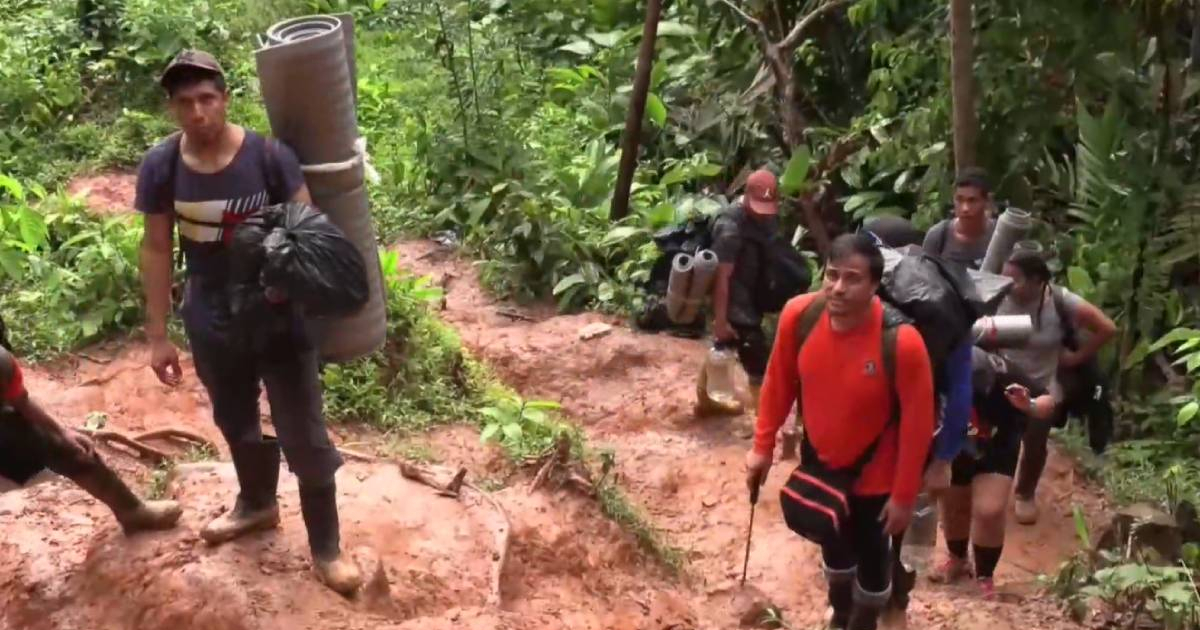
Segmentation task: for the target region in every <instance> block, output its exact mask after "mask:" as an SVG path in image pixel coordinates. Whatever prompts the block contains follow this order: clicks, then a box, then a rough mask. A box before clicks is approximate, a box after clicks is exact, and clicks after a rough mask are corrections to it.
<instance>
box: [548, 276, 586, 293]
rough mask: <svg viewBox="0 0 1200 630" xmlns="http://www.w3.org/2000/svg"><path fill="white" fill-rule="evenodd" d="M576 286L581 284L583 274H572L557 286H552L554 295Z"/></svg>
mask: <svg viewBox="0 0 1200 630" xmlns="http://www.w3.org/2000/svg"><path fill="white" fill-rule="evenodd" d="M578 284H583V274H579V273H573V274H571V275H569V276H567V277H565V278H563V279H562V280H559V281H558V284H556V285H554V295H560V294H562V293H563V292H564V291H566V290H567V289H570V288H571V287H573V286H575V285H578Z"/></svg>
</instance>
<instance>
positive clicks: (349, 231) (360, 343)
mask: <svg viewBox="0 0 1200 630" xmlns="http://www.w3.org/2000/svg"><path fill="white" fill-rule="evenodd" d="M313 201H314V202H315V203H316V205H317V207H318V208H320V209H321V210H322V211H323V212H325V214H327V215H329V218H330V220H332V221H333V222H334V223H335V224H336V225H337V226H338V227H339V228H341V230H342V232H344V233H345V234H346V237H347V238H348V239H350V242H352V243H354V245H355V247H356V248H357V249H358V253H360V254H362V257H363V261H364V262H366V268H367V274H368V278H367V281H368V283H369V286H370V288H371V294H370V297H369V298H368V299H367V304H366V305H365V306H364V307H363V308H362V309H361V310H359V311H358V312H357V313H355V314H353V315H350V316H347V317H339V318H321V319H317V320H314V321H313V322H312V324H311V325H312V328H313V331H314V332H315V333H316V335H317V339H318V340H320V350H321V357H322V358H323V359H325V360H327V361H332V362H335V363H340V362H345V361H351V360H353V359H356V358H358V357H361V356H364V355H367V354H370V353H371V352H374V351H375V350H378V349H379V348H381V347H383V343H384V341H385V340H386V337H387V301H386V295H385V291H386V287H385V286H384V284H383V273H382V270H381V268H380V264H379V246H378V244H377V243H376V241H375V227H374V225H373V224H372V222H371V214H370V209H369V199H368V198H367V189H366V188H364V187H362V186H359V187H358V188H356V189H354V190H352V191H350V192H348V193H345V194H342V195H340V196H326V197H324V198H316V197H314V198H313Z"/></svg>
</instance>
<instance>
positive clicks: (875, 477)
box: [754, 293, 934, 505]
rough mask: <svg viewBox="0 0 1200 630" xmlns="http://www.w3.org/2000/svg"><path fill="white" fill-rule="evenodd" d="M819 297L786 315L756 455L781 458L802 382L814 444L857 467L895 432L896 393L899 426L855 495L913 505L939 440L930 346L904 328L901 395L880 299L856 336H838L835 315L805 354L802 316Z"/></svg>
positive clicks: (825, 455)
mask: <svg viewBox="0 0 1200 630" xmlns="http://www.w3.org/2000/svg"><path fill="white" fill-rule="evenodd" d="M816 295H817V294H815V293H809V294H806V295H802V296H799V297H796V298H793V299H792V300H791V301H790V302H788V304H787V305H786V306H785V307H784V308H783V312H782V313H781V314H780V317H779V328H778V332H777V333H776V335H775V347H774V349H773V350H772V351H771V360H770V362H769V363H768V365H767V374H766V380H765V381H764V383H763V389H762V396H761V400H760V402H759V411H758V423H757V428H756V430H755V436H754V450H756V451H757V452H759V453H762V454H764V455H767V456H770V455H771V454H773V453H774V450H775V433H776V432H777V431H778V430H779V427H781V426H783V423H784V421H785V420H787V416H788V413H789V412H790V411H791V409H792V404H793V403H794V402H796V394H797V392H796V388H797V386H798V385H799V384H800V382H801V381H802V382H803V386H802V387H801V398H802V400H801V401H800V402H801V405H800V408H801V409H802V410H803V418H804V430H805V433H806V435H807V436H808V439H809V441H810V443H811V444H812V446H813V448H814V449H816V451H817V455H818V457H820V458H821V461H822V462H823V463H825V464H826V465H828V466H831V467H835V468H841V467H846V466H850V465H852V464H853V463H854V461H855V460H856V459H858V458H859V457H861V456H862V453H863V452H864V451H865V450H866V449H867V447H868V446H870V445H871V442H872V441H874V440H875V438H876V437H878V436H879V434H880V431H882V430H883V429H884V426H886V425H887V421H888V418H889V417H891V413H892V401H893V395H892V392H893V391H895V392H896V395H897V396H898V397H899V399H900V421H899V426H896V425H892V426H891V427H890V428H888V430H887V434H886V435H884V436H883V439H882V440H881V441H880V443H879V446H878V448H876V450H875V455H874V456H873V457H872V459H871V461H870V462H869V463H868V464H867V466H866V468H865V469H864V470H863V473H862V475H861V476H860V477H859V480H858V482H857V483H856V484H855V486H854V489H853V492H854V493H855V494H857V495H865V496H872V495H883V494H890V495H891V497H892V499H893V500H894V501H896V502H897V503H899V504H902V505H911V504H912V503H913V501H914V500H915V499H916V496H917V492H918V491H919V490H920V487H921V477H922V472H923V470H924V467H925V457H926V455H927V454H928V451H929V447H930V443H931V441H932V440H933V413H934V412H933V375H932V372H931V370H930V365H929V355H928V354H927V353H926V350H925V343H924V341H922V340H921V335H920V333H918V332H917V330H916V329H915V328H913V327H912V326H909V325H907V324H906V325H903V326H901V327H900V330H899V331H898V333H897V336H896V337H897V338H896V383H895V385H894V390H893V385H892V384H890V383H889V382H888V378H887V373H886V370H885V369H884V367H883V345H882V344H883V305H882V304H881V303H880V301H879V298H875V300H874V302H873V303H872V306H871V314H870V316H869V317H868V318H867V319H866V320H865V321H864V322H863V323H862V324H860V325H859V326H858V327H856V328H854V329H852V330H847V331H842V332H838V331H835V330H833V328H832V327H831V326H830V324H829V312H828V311H826V312H825V313H823V314H822V315H821V319H820V320H818V321H817V324H816V326H814V327H813V330H812V332H810V333H809V335H808V339H807V341H805V343H804V349H803V352H801V353H799V354H798V353H797V348H796V328H797V325H798V323H799V321H800V314H801V313H802V312H803V311H804V309H805V308H806V307H807V306H808V305H809V304H811V303H812V301H813V299H814V298H815V297H816Z"/></svg>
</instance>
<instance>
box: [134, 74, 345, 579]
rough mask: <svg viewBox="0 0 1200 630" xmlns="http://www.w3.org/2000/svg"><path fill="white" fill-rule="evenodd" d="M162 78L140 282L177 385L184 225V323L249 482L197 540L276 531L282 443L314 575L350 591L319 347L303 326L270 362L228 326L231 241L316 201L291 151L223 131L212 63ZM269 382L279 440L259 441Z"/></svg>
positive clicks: (144, 200)
mask: <svg viewBox="0 0 1200 630" xmlns="http://www.w3.org/2000/svg"><path fill="white" fill-rule="evenodd" d="M161 81H162V86H163V88H164V89H165V90H166V93H167V99H168V105H169V108H170V110H171V113H172V114H173V116H174V117H175V120H176V122H177V123H178V124H179V126H180V128H181V130H182V133H180V134H176V135H173V136H171V137H170V138H168V139H166V140H164V141H163V142H161V143H159V144H158V145H157V146H155V147H154V148H152V149H151V150H150V151H149V152H147V153H146V156H145V158H144V159H143V161H142V165H141V169H140V170H139V171H138V182H137V199H136V201H135V205H136V207H137V210H138V211H139V212H142V213H143V214H144V215H145V234H144V236H143V239H142V282H143V285H144V289H145V294H146V320H147V321H146V335H147V337H148V338H149V340H150V348H151V357H150V362H151V367H152V368H153V369H154V372H155V374H157V375H158V378H159V379H160V380H161V381H162V382H163V383H166V384H167V385H171V386H174V385H177V384H178V383H179V381H180V378H181V373H180V368H179V358H178V355H177V352H176V350H175V347H174V346H173V345H172V344H171V342H170V341H169V340H168V339H167V317H168V313H169V310H170V299H171V298H170V288H171V271H172V257H173V252H174V246H173V243H172V231H173V228H174V226H175V225H178V226H179V235H180V247H181V248H182V250H183V253H184V255H185V257H186V260H187V284H186V287H185V290H184V304H183V308H182V310H181V316H182V318H183V323H184V328H185V330H186V332H187V336H188V341H189V343H190V345H191V351H192V357H193V359H194V361H195V365H196V373H197V376H199V378H200V381H201V382H202V383H203V384H204V386H205V389H207V390H208V394H209V398H210V399H211V400H212V406H213V418H214V420H215V421H216V424H217V426H218V427H219V428H220V429H221V433H222V434H223V435H224V437H225V440H226V442H228V444H229V450H230V452H231V454H232V456H233V465H234V468H235V469H236V471H237V477H238V484H239V486H240V492H239V493H238V496H237V501H236V502H235V504H234V506H233V508H232V509H231V510H229V511H227V512H226V513H224V514H222V515H220V516H219V517H217V518H216V519H215V520H213V521H212V522H210V523H209V524H208V525H206V526H205V527H204V529H203V530H202V531H201V536H202V537H203V538H204V539H205V540H206V541H208V542H209V543H211V544H218V543H221V542H225V541H228V540H231V539H233V538H236V537H238V536H242V535H244V534H247V533H250V532H252V531H255V530H261V529H269V528H273V527H276V526H277V525H278V524H279V505H278V503H277V501H276V496H275V494H276V487H277V485H278V481H279V455H280V447H281V446H282V450H283V453H284V455H286V457H287V461H288V465H289V467H290V468H291V470H292V471H293V472H294V473H295V474H296V476H297V477H298V479H299V482H300V508H301V512H302V515H303V517H304V524H305V526H306V527H307V529H308V540H309V547H310V549H311V551H312V555H313V566H314V569H315V570H316V573H317V575H318V576H319V577H320V579H321V580H322V581H323V582H324V583H325V584H327V585H328V586H329V587H330V588H332V589H333V590H335V591H337V592H339V593H342V594H349V593H352V592H353V591H354V590H356V589H357V588H358V586H359V585H361V583H362V577H361V574H360V572H359V569H358V567H357V565H355V564H354V562H353V561H352V560H350V559H348V558H345V557H343V555H342V553H341V548H340V537H339V530H338V514H337V500H336V497H337V494H336V487H335V484H334V473H335V471H336V470H337V469H338V467H339V466H341V464H342V460H341V457H340V455H339V454H338V452H337V450H336V449H335V448H334V447H333V445H332V443H331V442H330V440H329V435H328V434H327V432H326V430H325V425H324V420H323V417H322V409H321V379H320V374H319V372H318V356H317V350H316V347H315V344H314V343H313V341H312V340H311V338H310V337H309V335H308V332H307V331H306V330H305V326H304V322H303V321H301V320H300V318H299V317H298V316H297V317H295V318H294V319H295V321H294V322H293V328H294V330H293V334H292V335H291V338H292V339H291V341H292V343H290V344H285V345H284V347H283V348H282V349H280V348H278V347H274V348H272V351H271V352H270V354H269V356H268V355H265V354H261V353H256V352H255V351H254V350H253V349H251V348H248V347H246V345H245V344H239V343H237V342H236V341H235V339H237V338H238V336H237V335H234V334H232V330H231V329H232V328H233V324H232V321H231V319H232V316H231V313H230V300H229V290H228V288H229V287H228V285H229V252H228V251H227V245H228V244H229V241H230V238H231V237H232V235H233V232H234V229H235V228H236V226H237V225H238V224H239V223H240V222H241V221H243V220H244V219H246V217H248V216H250V215H251V214H253V213H254V212H255V211H256V210H258V209H259V208H261V207H262V206H265V205H269V204H277V203H283V202H286V201H302V202H305V203H309V204H311V203H312V199H311V196H310V195H309V193H308V189H307V187H306V186H305V183H304V178H303V176H302V174H301V171H300V166H299V163H298V161H297V159H296V156H295V154H294V153H293V152H292V150H291V149H290V148H288V147H287V146H285V145H283V144H281V143H279V142H276V141H269V140H267V139H265V138H264V137H262V136H260V135H258V134H256V133H254V132H253V131H249V130H247V129H244V128H242V127H239V126H237V125H233V124H230V123H228V122H227V120H226V108H227V105H228V102H229V94H228V91H227V89H226V87H225V79H224V74H223V73H222V70H221V67H220V65H219V64H218V63H217V61H216V59H214V58H213V57H212V56H211V55H209V54H208V53H204V52H200V51H184V52H182V53H180V54H179V55H178V56H177V57H176V58H175V60H174V61H172V62H171V64H170V65H169V66H168V67H167V69H166V71H165V72H164V73H163V76H162V80H161ZM267 297H268V299H270V300H272V301H278V300H279V299H281V296H274V295H268V296H267ZM260 381H262V382H263V383H264V384H265V385H266V389H267V397H268V400H269V402H270V405H271V417H272V421H273V423H274V425H275V428H276V431H277V432H278V434H279V437H278V441H276V439H275V438H271V437H267V438H264V436H263V434H262V428H261V426H260V424H259V412H258V396H259V382H260Z"/></svg>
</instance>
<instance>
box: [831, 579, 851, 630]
mask: <svg viewBox="0 0 1200 630" xmlns="http://www.w3.org/2000/svg"><path fill="white" fill-rule="evenodd" d="M829 605H830V606H832V607H833V617H832V618H831V619H830V620H829V627H830V628H832V629H834V630H846V627H847V626H849V625H850V613H851V611H852V610H853V609H854V581H853V580H846V581H844V582H831V583H830V584H829Z"/></svg>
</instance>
